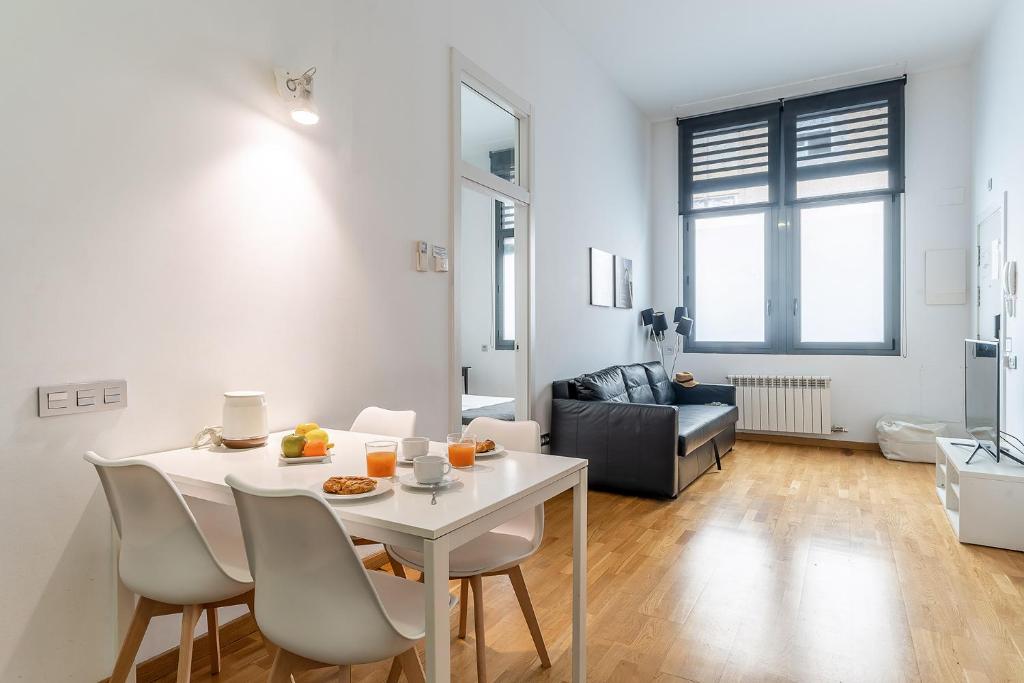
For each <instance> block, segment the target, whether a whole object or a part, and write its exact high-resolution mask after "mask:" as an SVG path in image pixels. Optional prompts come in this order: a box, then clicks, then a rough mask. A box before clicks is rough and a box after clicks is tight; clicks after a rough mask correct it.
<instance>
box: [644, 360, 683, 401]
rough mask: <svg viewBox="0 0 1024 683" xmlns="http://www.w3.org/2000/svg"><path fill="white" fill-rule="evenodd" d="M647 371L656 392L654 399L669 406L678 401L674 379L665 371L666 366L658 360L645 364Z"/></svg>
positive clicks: (649, 380)
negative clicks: (673, 386)
mask: <svg viewBox="0 0 1024 683" xmlns="http://www.w3.org/2000/svg"><path fill="white" fill-rule="evenodd" d="M643 367H644V371H645V372H646V373H647V383H648V384H650V385H651V391H652V392H653V393H654V400H655V401H656V402H657V403H660V404H661V405H663V406H669V405H672V404H673V403H675V402H676V395H675V390H674V389H673V388H672V380H671V379H669V377H668V373H667V372H665V366H664V365H662V364H661V363H660V362H658V361H656V360H652V361H650V362H648V363H644V364H643Z"/></svg>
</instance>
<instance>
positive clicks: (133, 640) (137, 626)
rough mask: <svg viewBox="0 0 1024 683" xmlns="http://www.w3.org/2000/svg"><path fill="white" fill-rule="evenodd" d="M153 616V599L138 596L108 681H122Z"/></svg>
mask: <svg viewBox="0 0 1024 683" xmlns="http://www.w3.org/2000/svg"><path fill="white" fill-rule="evenodd" d="M152 618H153V601H152V600H150V599H149V598H141V597H140V598H139V601H138V603H136V605H135V613H134V614H133V615H132V623H131V624H130V625H129V626H128V633H126V634H125V636H124V642H123V643H121V650H120V651H119V652H118V653H117V661H116V662H114V672H113V673H112V674H110V683H124V682H125V681H126V680H127V679H128V674H130V673H131V671H132V666H133V665H134V664H135V656H136V655H137V654H139V646H140V645H142V638H143V636H145V635H146V629H147V628H149V622H150V620H152Z"/></svg>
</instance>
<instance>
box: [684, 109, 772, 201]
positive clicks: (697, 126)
mask: <svg viewBox="0 0 1024 683" xmlns="http://www.w3.org/2000/svg"><path fill="white" fill-rule="evenodd" d="M679 139H680V155H681V156H680V159H684V160H685V167H684V168H681V169H680V170H681V173H680V185H681V187H680V190H681V193H682V194H681V195H680V196H681V198H683V200H684V202H685V206H684V207H681V208H682V209H683V210H684V211H685V210H690V209H693V210H699V209H707V208H714V207H721V206H743V205H750V204H767V203H769V202H771V201H773V200H774V199H775V195H776V182H775V178H776V176H777V175H778V145H779V113H778V107H777V106H775V105H772V106H769V107H757V108H754V109H744V110H741V111H739V112H727V113H725V114H719V115H714V116H704V117H701V118H699V119H687V120H684V121H682V122H681V123H680V136H679Z"/></svg>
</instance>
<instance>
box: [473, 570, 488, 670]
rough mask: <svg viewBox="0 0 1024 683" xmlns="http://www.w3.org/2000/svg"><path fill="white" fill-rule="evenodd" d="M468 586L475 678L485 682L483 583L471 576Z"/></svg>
mask: <svg viewBox="0 0 1024 683" xmlns="http://www.w3.org/2000/svg"><path fill="white" fill-rule="evenodd" d="M469 586H470V588H472V589H473V636H474V637H475V638H476V678H477V681H478V683H485V682H486V681H487V646H486V643H485V640H486V639H485V637H484V582H483V579H482V578H481V577H480V575H479V574H477V575H476V576H471V577H470V579H469Z"/></svg>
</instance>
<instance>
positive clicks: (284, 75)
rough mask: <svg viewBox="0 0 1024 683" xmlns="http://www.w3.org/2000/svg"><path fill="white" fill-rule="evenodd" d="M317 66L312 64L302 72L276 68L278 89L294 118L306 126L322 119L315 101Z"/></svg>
mask: <svg viewBox="0 0 1024 683" xmlns="http://www.w3.org/2000/svg"><path fill="white" fill-rule="evenodd" d="M315 73H316V67H315V66H311V67H309V68H308V69H306V70H305V71H304V72H302V73H301V74H296V73H293V72H291V71H287V70H285V69H275V70H274V74H275V75H276V76H277V91H278V92H279V93H280V94H281V97H282V98H283V99H284V101H285V102H287V103H288V108H289V109H290V110H291V114H292V120H293V121H295V122H296V123H301V124H302V125H304V126H312V125H313V124H315V123H316V122H317V121H319V120H320V114H319V113H317V108H316V104H315V103H314V102H313V74H315Z"/></svg>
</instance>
